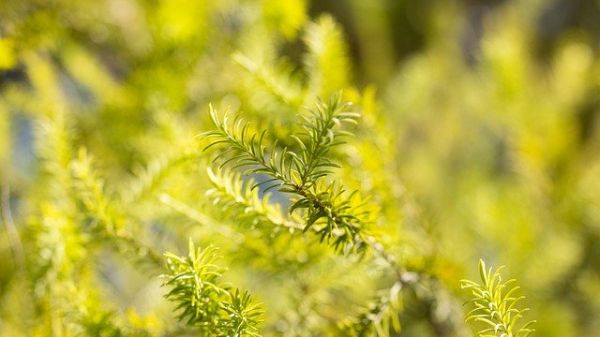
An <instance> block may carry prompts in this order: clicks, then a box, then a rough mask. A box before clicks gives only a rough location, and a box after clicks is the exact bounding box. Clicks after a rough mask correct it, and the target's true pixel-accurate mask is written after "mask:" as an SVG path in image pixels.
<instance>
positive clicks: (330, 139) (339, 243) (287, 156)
mask: <svg viewBox="0 0 600 337" xmlns="http://www.w3.org/2000/svg"><path fill="white" fill-rule="evenodd" d="M348 107H349V106H348V104H342V102H341V98H340V96H339V95H334V96H333V97H332V98H331V99H330V101H329V102H328V103H327V104H323V103H319V104H317V107H316V109H315V110H314V111H313V112H312V113H311V114H310V116H309V117H308V118H305V123H304V125H303V129H304V132H303V133H302V134H301V135H300V136H293V137H294V139H295V140H296V142H297V144H298V147H299V151H298V152H294V151H292V150H288V149H287V148H284V149H282V150H272V151H270V152H267V151H266V146H265V145H264V141H265V136H266V131H263V132H261V133H260V134H251V133H250V131H249V127H248V124H246V123H245V122H244V121H243V120H242V119H241V118H239V117H237V118H235V119H234V120H233V122H231V123H230V122H229V120H228V116H224V117H223V119H222V120H221V119H220V118H219V116H218V115H217V113H216V111H215V110H214V109H212V107H211V111H210V112H211V113H210V115H211V119H212V121H213V123H214V125H215V127H216V130H214V131H210V132H207V133H205V135H206V136H207V137H208V138H209V139H211V140H212V141H211V142H210V143H209V145H207V146H206V147H205V148H204V150H207V149H208V148H210V147H213V146H216V145H221V144H222V145H227V148H226V149H225V150H223V151H221V152H220V153H219V154H218V155H217V157H216V158H215V161H220V162H221V164H220V167H221V168H223V167H224V166H230V167H232V168H240V169H242V171H243V172H244V173H245V174H263V175H266V176H267V179H266V180H264V181H261V182H258V183H255V184H254V185H253V188H257V187H260V186H263V187H265V188H264V190H263V192H267V191H269V190H271V189H274V188H275V189H277V190H279V191H280V192H283V193H288V194H291V195H293V197H292V202H293V204H292V205H291V207H290V214H292V213H294V211H295V210H301V211H303V217H304V228H303V230H304V231H307V230H308V229H310V228H312V227H313V226H315V228H316V229H317V230H316V232H317V233H318V234H319V235H320V237H321V240H326V241H327V242H330V243H331V244H332V245H333V246H334V248H335V249H336V250H337V251H340V252H349V251H351V250H354V251H357V252H360V251H364V248H365V244H364V239H363V238H362V237H361V234H360V231H361V229H362V227H363V226H364V225H365V224H366V223H367V216H368V212H367V211H366V210H365V209H364V206H365V205H364V203H363V202H362V200H361V199H360V198H359V197H358V193H357V192H356V191H354V192H350V193H349V192H347V191H346V190H345V189H344V188H343V187H341V186H340V185H338V184H336V183H335V182H324V181H323V179H324V178H325V177H326V176H328V175H329V174H331V173H332V172H331V168H333V167H337V165H336V164H335V163H333V161H332V160H331V159H330V158H328V156H329V155H330V150H331V148H332V147H334V146H337V145H340V144H342V143H343V142H342V140H341V138H342V137H343V136H346V135H348V133H347V132H345V131H343V130H340V129H339V127H340V126H341V125H342V124H343V123H355V119H356V118H357V117H358V114H357V113H354V112H349V111H347V110H348ZM273 148H275V146H273ZM332 240H333V241H332Z"/></svg>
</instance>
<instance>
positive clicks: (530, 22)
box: [0, 0, 600, 337]
mask: <svg viewBox="0 0 600 337" xmlns="http://www.w3.org/2000/svg"><path fill="white" fill-rule="evenodd" d="M599 51H600V2H599V1H598V0H532V1H508V0H506V1H500V0H493V1H492V0H490V1H483V0H482V1H477V0H462V1H445V0H426V1H408V0H372V1H359V0H349V1H336V0H327V1H322V0H315V1H312V2H311V1H307V0H286V1H277V0H263V1H244V0H223V1H205V0H194V1H190V0H98V1H87V0H50V1H46V0H22V1H2V2H0V178H1V179H2V181H1V184H2V195H3V197H2V224H3V226H2V227H1V228H0V237H1V238H2V239H1V240H0V303H1V304H0V335H2V336H77V335H83V336H122V335H131V336H144V335H152V336H154V335H156V336H175V335H178V336H183V335H187V334H189V335H193V332H190V331H187V330H185V328H184V327H181V326H179V325H178V324H177V323H176V322H175V320H174V315H172V313H171V311H172V307H171V306H170V305H169V304H168V303H166V302H165V300H164V299H163V293H164V290H163V289H161V288H160V287H159V284H160V283H159V280H158V278H156V277H153V275H155V274H156V272H155V271H154V269H155V267H156V265H157V264H160V263H161V262H160V256H158V257H156V256H153V253H149V250H148V249H147V248H145V247H140V246H136V244H130V243H131V242H133V241H132V240H133V239H136V240H138V239H139V240H140V242H144V243H145V244H147V245H148V246H150V247H153V249H155V250H156V251H159V252H162V251H164V250H167V249H168V250H171V251H176V252H184V251H185V247H186V242H187V237H188V236H191V237H192V238H193V239H194V240H195V241H197V242H199V243H200V244H201V245H207V244H209V243H212V244H214V245H215V246H217V247H220V248H221V252H222V255H223V258H222V262H223V265H226V266H228V268H229V271H228V273H227V277H228V278H229V280H230V281H231V282H232V283H234V284H236V285H238V284H239V285H242V286H244V287H245V288H247V289H250V290H251V291H253V292H254V293H255V294H256V297H257V298H258V300H259V301H261V302H264V303H265V309H266V312H267V314H266V321H265V323H264V328H263V334H264V335H265V336H279V335H283V336H326V335H343V333H342V332H339V326H340V324H339V322H342V321H344V319H346V318H347V317H352V316H355V315H357V314H358V313H359V312H360V307H361V306H364V305H365V304H366V303H368V301H369V300H370V299H371V298H373V295H374V294H376V293H377V290H378V289H379V290H380V289H386V287H389V285H390V284H391V282H390V279H389V277H386V276H385V274H384V273H383V272H382V268H381V263H379V262H378V261H377V259H375V258H373V257H366V258H365V259H364V260H357V259H353V258H349V257H345V256H337V255H335V254H332V253H331V251H329V250H328V249H327V247H323V246H322V245H319V244H318V240H313V239H311V238H305V237H304V236H302V235H298V234H290V235H279V234H278V235H271V234H269V233H265V231H264V230H261V229H260V228H258V229H257V228H254V227H251V228H248V227H240V226H237V225H235V223H236V221H239V218H237V217H236V216H235V215H233V216H231V215H228V214H222V212H220V211H219V209H218V208H219V207H215V206H214V205H213V203H212V200H210V198H208V197H207V196H206V191H207V190H209V189H210V188H211V186H212V185H211V181H210V177H209V176H208V175H207V174H206V167H207V166H209V165H210V158H209V156H206V155H205V154H202V153H200V151H199V149H201V148H202V146H201V145H202V144H205V142H204V140H203V139H202V137H197V135H198V134H199V133H200V132H202V131H205V130H207V129H209V128H210V125H209V119H208V113H207V112H208V103H209V102H212V103H213V105H214V106H215V107H216V108H218V109H221V110H225V109H229V111H233V112H236V111H240V110H241V111H243V114H244V116H247V117H248V118H249V119H251V120H252V122H253V123H254V125H255V127H256V128H257V129H259V130H262V129H265V130H269V131H270V132H271V133H272V134H273V135H274V136H275V137H276V138H278V139H279V141H280V144H289V143H291V140H290V138H289V135H290V134H292V133H294V132H295V131H296V130H297V128H296V126H295V123H296V120H297V119H296V115H297V114H298V112H299V111H301V110H302V109H303V108H304V107H310V106H311V105H312V104H314V102H315V101H316V98H317V97H323V98H327V97H328V96H329V95H331V94H332V93H334V92H336V91H337V90H340V89H343V92H344V95H345V98H346V99H348V100H351V101H353V102H354V103H355V104H356V105H357V106H358V107H359V109H360V111H361V113H362V115H363V116H362V119H361V121H360V124H359V126H358V127H357V128H356V130H355V134H356V136H355V137H354V138H352V139H350V140H349V143H348V144H347V145H345V146H344V148H343V149H342V150H340V151H338V153H336V158H337V160H338V161H340V162H341V163H342V168H341V169H340V170H339V171H338V172H337V173H336V174H337V176H338V177H339V178H340V179H341V180H342V181H343V182H344V183H345V184H346V185H347V186H349V187H352V188H357V189H359V190H360V191H361V192H362V194H363V195H365V196H370V198H371V201H372V203H373V204H374V205H375V207H376V208H377V209H378V212H377V219H376V220H375V228H374V229H373V230H374V231H375V232H377V233H378V236H379V237H380V238H381V240H382V242H383V243H384V244H385V246H386V248H387V249H389V250H390V251H391V252H393V254H394V255H395V256H396V257H397V258H398V259H399V260H400V261H402V263H403V264H406V265H410V266H413V267H414V268H416V269H419V270H422V271H424V272H426V273H428V274H431V275H434V276H435V277H436V279H438V280H439V283H440V286H439V289H440V290H439V291H438V292H437V293H434V294H433V295H432V294H428V295H423V294H420V293H418V292H416V293H415V294H412V295H405V296H406V297H405V298H403V303H404V304H403V305H402V308H401V309H400V308H399V309H398V311H399V312H398V315H399V316H400V320H401V324H402V331H401V332H400V333H396V335H402V336H436V335H440V336H453V335H460V336H462V335H467V336H468V335H470V333H471V332H470V330H468V329H465V328H464V327H463V328H457V329H446V330H444V329H441V330H440V329H439V326H437V325H435V324H430V323H431V321H432V320H437V319H439V320H440V321H443V320H445V319H450V320H455V321H460V320H461V319H462V318H461V317H462V316H461V315H462V309H461V307H460V302H461V301H462V299H463V296H464V294H462V293H461V292H460V290H459V289H458V280H459V279H461V278H463V277H465V276H473V275H475V274H476V262H477V260H478V258H479V257H483V258H485V259H486V260H487V261H488V263H491V264H494V265H501V264H503V265H507V266H508V268H507V273H509V274H510V275H511V276H514V277H516V278H518V279H519V281H520V283H521V286H522V288H523V293H525V294H526V295H527V296H528V305H529V306H530V307H531V308H532V313H533V314H532V316H534V318H535V319H537V321H538V324H537V325H536V329H537V332H535V333H534V336H545V337H552V336H561V337H564V336H579V337H583V336H590V337H592V336H597V334H598V331H600V319H598V317H600V118H599V117H600V58H599V57H598V55H599ZM278 198H280V199H281V198H283V197H280V196H277V195H275V196H274V199H275V200H279V199H278ZM282 200H283V199H282ZM284 201H285V200H283V201H282V202H284ZM99 224H101V225H99ZM136 242H137V241H136ZM132 261H133V262H134V263H131V262H132ZM420 296H429V297H428V298H429V299H430V300H428V301H422V300H420V301H418V300H416V299H415V298H419V297H420ZM429 302H432V303H433V305H432V306H431V307H427V306H425V307H427V308H423V307H421V306H419V305H418V304H419V303H420V304H421V305H422V304H423V303H429ZM430 304H431V303H430ZM432 308H433V309H432ZM456 317H458V318H456ZM456 324H457V325H461V324H460V323H456ZM436 327H437V328H436Z"/></svg>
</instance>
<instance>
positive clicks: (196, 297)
mask: <svg viewBox="0 0 600 337" xmlns="http://www.w3.org/2000/svg"><path fill="white" fill-rule="evenodd" d="M165 256H166V258H167V270H168V273H167V274H164V275H162V278H163V286H166V287H170V288H171V290H170V291H169V293H167V295H166V298H167V299H169V300H170V301H172V302H175V304H176V305H177V307H176V310H178V311H179V316H178V318H179V320H180V321H183V322H185V324H187V325H188V326H191V327H194V328H197V329H199V330H200V331H201V332H202V336H210V337H229V336H233V337H259V336H260V334H259V324H260V322H261V321H262V314H263V310H262V309H261V307H260V306H259V305H258V304H255V303H253V302H252V298H251V296H250V295H249V294H248V293H247V292H241V291H240V290H239V289H232V288H230V287H229V286H227V285H224V284H221V283H220V279H221V275H222V272H223V268H221V267H219V266H218V265H216V264H215V260H216V259H217V255H216V249H215V248H214V247H210V246H209V247H207V248H206V249H200V248H198V249H196V248H195V247H194V243H193V242H192V240H191V239H190V241H189V253H188V255H187V256H186V257H180V256H177V255H175V254H172V253H166V254H165Z"/></svg>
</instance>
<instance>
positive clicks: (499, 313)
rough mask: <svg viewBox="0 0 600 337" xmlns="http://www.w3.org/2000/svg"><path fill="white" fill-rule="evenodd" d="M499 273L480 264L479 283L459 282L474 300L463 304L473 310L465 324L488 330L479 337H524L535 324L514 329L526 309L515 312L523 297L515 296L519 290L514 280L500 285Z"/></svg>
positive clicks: (530, 323)
mask: <svg viewBox="0 0 600 337" xmlns="http://www.w3.org/2000/svg"><path fill="white" fill-rule="evenodd" d="M501 269H502V267H500V268H498V269H496V270H495V271H493V269H492V268H489V269H486V266H485V262H483V260H479V276H480V279H481V280H480V283H476V282H473V281H470V280H461V287H462V288H463V289H467V290H470V291H471V295H472V296H473V297H472V299H471V300H469V301H467V302H466V303H465V304H470V305H472V308H473V309H472V310H471V311H469V312H468V313H467V314H466V315H465V317H466V318H465V320H466V321H467V322H468V321H475V322H481V323H483V324H484V325H485V326H487V327H486V328H484V329H481V330H479V332H478V336H482V337H488V336H490V337H493V336H497V337H526V336H528V335H529V334H530V333H531V332H533V331H534V329H532V328H531V326H532V325H533V324H534V323H535V321H529V322H527V323H525V324H523V325H521V326H520V327H517V325H518V323H519V321H520V320H521V319H522V318H523V314H524V313H525V312H527V311H529V308H524V309H519V308H518V306H517V303H518V302H519V301H521V300H523V299H524V298H525V296H516V291H517V290H518V289H519V288H520V287H519V286H516V285H514V283H515V282H516V280H515V279H510V280H508V281H505V282H502V276H501V275H500V270H501Z"/></svg>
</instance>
